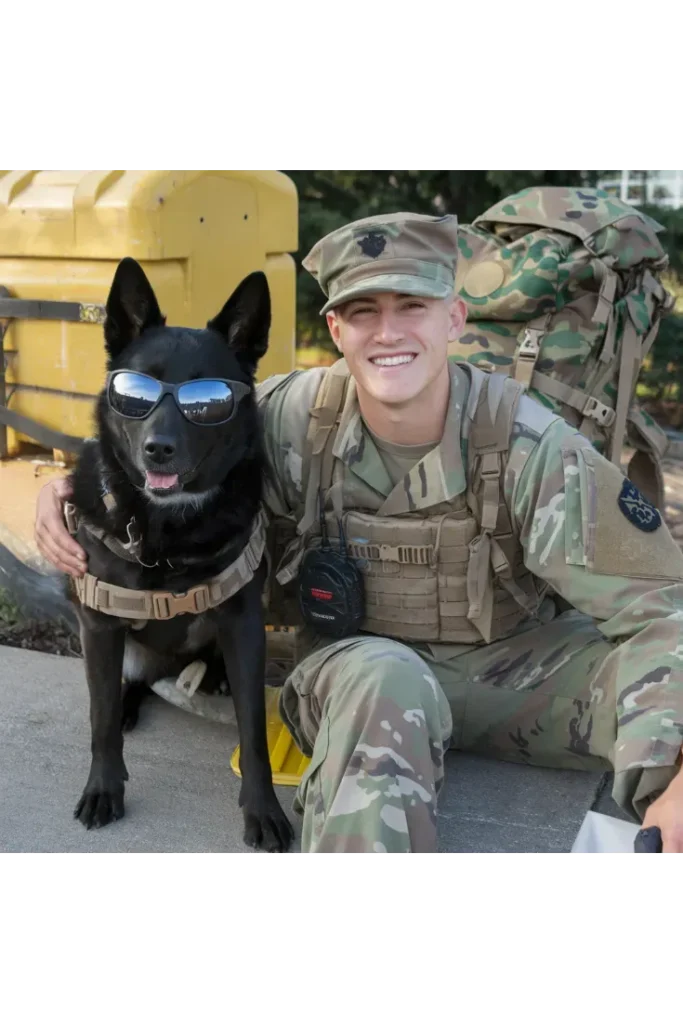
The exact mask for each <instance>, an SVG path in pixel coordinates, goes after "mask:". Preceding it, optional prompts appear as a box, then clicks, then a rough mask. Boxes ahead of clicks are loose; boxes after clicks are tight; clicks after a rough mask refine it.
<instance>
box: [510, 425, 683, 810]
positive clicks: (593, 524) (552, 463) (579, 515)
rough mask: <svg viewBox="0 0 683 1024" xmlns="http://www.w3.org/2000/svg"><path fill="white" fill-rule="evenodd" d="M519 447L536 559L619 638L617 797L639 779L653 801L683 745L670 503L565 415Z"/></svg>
mask: <svg viewBox="0 0 683 1024" xmlns="http://www.w3.org/2000/svg"><path fill="white" fill-rule="evenodd" d="M514 443H515V444H516V443H517V442H514ZM520 444H521V445H522V448H520V449H519V451H518V452H516V453H513V452H512V450H511V461H513V469H512V472H511V474H510V479H509V481H508V485H509V487H510V489H511V494H510V497H511V512H512V518H513V522H514V526H513V529H516V530H518V531H519V536H520V538H521V542H522V546H523V549H524V560H525V564H526V565H527V567H528V568H529V569H530V570H531V571H532V572H533V573H534V574H535V575H536V576H537V577H540V578H541V579H543V580H546V581H547V582H548V583H550V584H551V585H552V586H553V587H554V588H555V590H556V591H557V592H558V593H559V594H561V595H562V597H564V598H565V599H566V600H567V601H569V603H570V604H572V605H573V606H574V607H575V608H578V609H579V611H582V612H584V613H586V614H588V615H591V616H593V617H594V618H595V619H596V620H597V623H596V624H597V625H598V628H599V629H600V630H601V632H602V633H603V634H604V635H605V636H606V637H607V638H608V639H609V640H611V641H613V642H614V643H615V647H614V649H613V651H612V652H611V653H610V654H609V655H608V657H607V658H606V659H605V661H604V663H603V666H602V668H601V670H600V679H601V684H600V685H601V686H606V687H607V688H608V689H610V690H611V691H612V692H613V693H614V694H615V697H616V709H615V710H616V719H617V724H618V732H617V740H616V749H615V752H614V758H613V763H614V764H615V766H617V765H618V766H619V770H618V771H617V770H616V767H615V771H616V776H615V780H616V781H615V798H617V799H618V800H619V801H620V802H622V803H623V800H624V799H626V794H628V793H630V792H631V789H633V787H636V789H635V790H634V792H635V795H632V803H633V806H634V807H640V809H641V810H643V807H644V806H646V805H647V800H646V799H645V797H646V795H647V794H652V793H656V791H661V790H662V789H664V788H665V787H666V786H667V785H668V783H669V782H670V780H671V778H672V774H671V773H672V770H674V771H675V769H674V767H673V766H674V765H675V764H676V762H677V758H678V757H679V755H680V751H681V745H682V743H683V582H682V581H683V555H682V554H681V551H680V549H679V548H678V546H677V544H676V543H675V541H674V540H673V538H672V537H671V535H670V533H669V531H668V529H667V527H666V525H665V524H664V522H663V521H662V517H661V515H660V513H659V511H658V510H657V509H655V508H654V507H653V506H652V505H650V504H649V503H648V502H646V501H645V499H643V498H642V497H641V496H640V495H639V493H638V491H637V490H636V489H635V487H633V485H632V484H630V482H629V481H628V480H627V479H626V478H625V477H623V476H622V474H621V472H620V471H619V469H618V467H617V466H614V465H612V463H610V462H608V461H607V460H606V459H605V458H603V457H602V456H601V455H599V454H598V453H597V452H596V451H595V449H594V448H593V446H592V445H591V444H590V443H589V442H588V441H587V440H586V439H585V438H584V437H582V435H580V434H579V433H578V432H576V431H574V430H573V429H572V428H570V427H568V426H566V424H564V422H562V421H555V422H553V423H552V424H551V425H550V426H549V427H548V428H547V429H546V431H545V432H544V433H543V434H542V436H541V437H540V438H539V440H538V442H537V443H536V444H534V445H532V446H531V448H530V449H529V444H530V442H529V438H528V437H527V438H526V439H523V438H520ZM524 446H526V454H525V456H524V457H523V458H520V455H519V452H520V451H522V449H523V448H524ZM514 465H519V466H520V467H521V468H520V471H519V472H518V473H517V472H516V471H515V469H514ZM642 769H648V772H645V774H644V775H643V774H642V771H641V770H642ZM648 773H649V778H647V776H648ZM653 773H655V774H653ZM632 776H633V777H632ZM638 779H640V781H637V780H638ZM629 787H630V788H629ZM641 790H642V792H641ZM619 794H621V795H619ZM622 798H623V799H622ZM628 799H629V800H631V797H630V796H629V797H628ZM647 799H648V800H649V799H650V797H649V796H648V797H647ZM641 804H642V806H641Z"/></svg>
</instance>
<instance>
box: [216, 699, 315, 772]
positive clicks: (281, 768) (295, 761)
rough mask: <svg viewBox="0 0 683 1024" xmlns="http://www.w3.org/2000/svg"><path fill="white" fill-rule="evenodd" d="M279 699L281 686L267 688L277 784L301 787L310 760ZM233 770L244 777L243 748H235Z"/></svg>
mask: <svg viewBox="0 0 683 1024" xmlns="http://www.w3.org/2000/svg"><path fill="white" fill-rule="evenodd" d="M279 697H280V690H279V689H278V688H277V687H275V686H266V734H267V740H268V756H269V758H270V767H271V769H272V771H273V782H274V783H275V785H276V786H298V785H299V782H300V781H301V776H302V775H303V773H304V772H305V771H306V768H307V767H308V764H309V762H310V758H308V757H306V755H305V754H302V753H301V751H300V750H299V748H298V747H297V745H296V743H295V742H294V740H293V738H292V736H291V734H290V732H289V730H288V729H287V726H286V725H285V723H284V722H283V721H282V719H281V718H280V712H279V710H278V700H279ZM230 767H231V768H232V770H233V771H234V773H235V775H237V776H238V777H239V778H241V777H242V775H241V772H240V748H239V747H235V751H234V753H233V755H232V757H231V758H230Z"/></svg>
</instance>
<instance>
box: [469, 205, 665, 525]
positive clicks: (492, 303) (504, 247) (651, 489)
mask: <svg viewBox="0 0 683 1024" xmlns="http://www.w3.org/2000/svg"><path fill="white" fill-rule="evenodd" d="M662 230H663V229H662V227H661V225H659V224H657V222H656V221H654V220H652V218H650V217H648V216H646V215H645V214H643V213H641V212H639V211H638V210H636V209H634V208H633V207H632V206H629V205H628V204H626V203H624V202H621V200H619V199H616V198H614V197H613V196H610V195H609V194H608V193H607V192H605V191H603V190H601V189H578V188H558V187H542V188H526V189H523V190H522V191H521V192H518V193H516V194H515V195H513V196H510V197H509V198H507V199H504V200H502V202H500V203H498V204H497V205H496V206H493V207H492V208H491V209H490V210H488V211H487V212H486V213H484V214H482V216H480V217H477V219H476V220H475V221H474V223H473V224H471V225H467V224H466V225H462V226H461V227H460V231H459V262H458V273H457V278H456V287H457V288H458V291H459V293H460V295H461V296H462V298H463V299H464V300H465V302H466V303H467V307H468V323H467V326H466V328H465V333H464V334H463V336H462V337H461V338H460V339H459V340H458V341H457V342H453V343H451V345H450V346H449V356H450V357H451V358H454V359H459V360H466V361H467V362H471V363H474V364H475V365H476V366H479V367H480V368H481V369H489V370H493V371H496V372H500V373H505V374H512V375H513V376H514V377H515V378H516V379H517V380H519V381H520V382H521V383H522V384H523V385H524V386H525V387H526V388H527V390H528V393H529V394H530V395H531V396H532V397H533V398H535V399H536V400H537V401H539V402H541V403H542V404H543V405H545V406H546V407H548V408H550V409H552V410H553V411H554V412H556V413H558V414H559V415H561V416H562V417H563V418H564V419H565V420H566V421H567V422H568V423H569V424H570V425H571V426H573V427H576V428H577V429H578V430H579V431H580V432H581V433H582V434H585V435H586V436H587V437H588V438H589V440H590V441H592V443H593V444H594V446H595V447H596V448H597V450H598V451H600V452H602V453H603V454H604V455H606V456H607V457H608V458H609V459H610V460H611V461H612V462H614V463H616V464H617V465H621V462H622V453H623V445H624V441H625V439H626V438H627V439H628V443H629V445H630V446H631V447H632V448H633V449H634V450H635V454H634V455H633V457H632V458H631V460H630V462H629V465H628V475H629V477H630V479H631V480H632V481H633V482H634V483H635V484H636V486H637V487H638V488H639V489H640V490H641V491H642V492H643V494H644V495H645V496H646V497H647V498H648V499H649V500H650V501H651V502H653V504H655V505H657V507H659V508H662V506H663V500H664V494H663V480H662V471H661V459H662V457H663V455H664V453H665V451H666V446H667V438H666V435H665V434H664V432H663V431H662V430H661V429H660V428H659V427H658V425H657V424H656V423H655V421H654V420H653V419H652V417H651V416H649V414H648V413H646V412H645V411H644V410H643V409H642V408H641V407H640V404H639V403H638V402H637V401H636V400H635V397H634V396H635V388H636V383H637V378H638V373H639V370H640V366H641V363H642V362H643V360H644V359H645V357H646V356H647V354H648V352H649V351H650V349H651V348H652V345H653V343H654V340H655V338H656V335H657V330H658V328H659V323H660V320H661V317H662V316H663V315H665V314H666V313H667V312H669V310H670V309H671V308H672V306H673V302H674V299H673V297H672V296H671V295H670V294H669V293H668V292H667V291H666V289H665V288H664V286H663V285H662V282H661V275H662V272H663V271H664V270H665V269H666V267H667V265H668V257H667V255H666V253H665V251H664V249H663V248H662V246H661V243H660V242H659V239H658V237H657V235H658V233H659V232H660V231H662Z"/></svg>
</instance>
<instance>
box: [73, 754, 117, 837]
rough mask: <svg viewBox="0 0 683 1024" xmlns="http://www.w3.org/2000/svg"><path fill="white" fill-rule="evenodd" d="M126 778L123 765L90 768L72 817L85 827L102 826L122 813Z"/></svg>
mask: <svg viewBox="0 0 683 1024" xmlns="http://www.w3.org/2000/svg"><path fill="white" fill-rule="evenodd" d="M127 778H128V772H127V771H126V768H125V765H123V764H121V765H120V766H118V767H116V769H112V768H111V767H110V768H109V769H105V770H101V769H100V770H97V771H96V770H95V769H93V770H91V772H90V778H89V779H88V782H87V784H86V787H85V789H84V790H83V793H82V795H81V799H80V800H79V801H78V803H77V804H76V808H75V810H74V818H76V819H77V820H78V821H80V823H81V824H82V825H84V826H85V827H86V828H87V829H91V828H103V827H104V826H105V825H108V824H109V823H110V822H111V821H118V819H119V818H122V817H123V815H124V809H123V792H124V782H125V780H126V779H127Z"/></svg>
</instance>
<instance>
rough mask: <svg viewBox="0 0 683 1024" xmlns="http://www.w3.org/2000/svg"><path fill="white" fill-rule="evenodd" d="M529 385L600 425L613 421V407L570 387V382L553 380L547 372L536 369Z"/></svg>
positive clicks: (608, 424)
mask: <svg viewBox="0 0 683 1024" xmlns="http://www.w3.org/2000/svg"><path fill="white" fill-rule="evenodd" d="M531 386H532V388H534V389H535V390H536V391H540V392H541V394H543V395H548V397H549V398H555V399H556V400H557V401H558V402H564V404H565V405H569V406H570V407H571V408H572V409H576V411H577V412H579V413H581V414H582V416H585V417H586V418H587V419H591V420H595V422H596V423H599V424H600V426H602V427H610V426H611V425H612V424H613V423H614V420H615V417H616V413H615V411H614V409H610V407H609V406H608V405H605V404H604V402H600V401H598V399H597V398H593V397H592V396H591V395H588V394H586V392H585V391H579V389H578V388H573V387H571V385H570V384H565V383H564V382H563V381H561V380H555V378H554V377H548V375H547V374H545V373H540V372H539V371H538V370H537V371H536V373H535V374H534V376H533V380H532V382H531Z"/></svg>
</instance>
